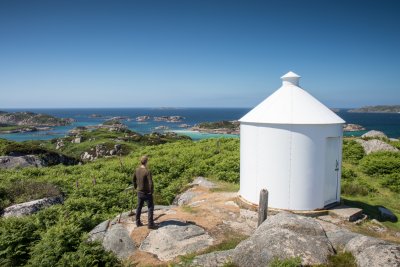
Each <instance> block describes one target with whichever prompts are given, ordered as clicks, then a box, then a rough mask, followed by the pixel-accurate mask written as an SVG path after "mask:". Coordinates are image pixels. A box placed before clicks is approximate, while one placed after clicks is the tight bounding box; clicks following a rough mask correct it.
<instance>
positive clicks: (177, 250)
mask: <svg viewBox="0 0 400 267" xmlns="http://www.w3.org/2000/svg"><path fill="white" fill-rule="evenodd" d="M212 242H213V239H212V237H211V236H209V235H208V234H207V233H206V232H205V231H204V229H203V228H201V227H199V226H197V225H193V224H187V223H185V222H181V221H175V220H170V221H165V222H162V223H161V224H160V227H159V229H157V230H154V231H151V232H150V234H149V235H148V236H147V238H146V239H145V240H144V241H143V242H142V244H141V246H140V249H141V250H143V251H146V252H149V253H152V254H155V255H157V257H158V258H159V259H160V260H162V261H169V260H172V259H174V258H175V257H177V256H179V255H185V254H188V253H192V252H197V251H200V250H202V249H205V248H206V247H208V246H210V245H211V244H212Z"/></svg>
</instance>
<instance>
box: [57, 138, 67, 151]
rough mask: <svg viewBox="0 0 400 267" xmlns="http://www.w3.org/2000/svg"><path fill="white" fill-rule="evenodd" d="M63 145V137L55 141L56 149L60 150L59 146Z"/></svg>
mask: <svg viewBox="0 0 400 267" xmlns="http://www.w3.org/2000/svg"><path fill="white" fill-rule="evenodd" d="M64 146H65V144H64V140H63V139H58V140H57V143H56V149H57V150H60V149H61V148H63V147H64Z"/></svg>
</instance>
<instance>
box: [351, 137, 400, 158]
mask: <svg viewBox="0 0 400 267" xmlns="http://www.w3.org/2000/svg"><path fill="white" fill-rule="evenodd" d="M355 141H356V142H357V143H359V144H360V145H361V146H362V147H363V149H364V151H365V154H371V153H373V152H377V151H393V152H398V151H399V150H398V149H397V148H395V147H393V146H391V145H389V144H387V143H385V142H383V141H381V140H378V139H371V140H367V141H366V140H362V139H356V140H355Z"/></svg>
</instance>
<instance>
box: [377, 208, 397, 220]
mask: <svg viewBox="0 0 400 267" xmlns="http://www.w3.org/2000/svg"><path fill="white" fill-rule="evenodd" d="M378 211H379V215H380V216H381V219H382V220H387V221H391V222H397V216H396V215H395V214H394V213H393V212H392V211H391V210H388V209H387V208H385V207H378Z"/></svg>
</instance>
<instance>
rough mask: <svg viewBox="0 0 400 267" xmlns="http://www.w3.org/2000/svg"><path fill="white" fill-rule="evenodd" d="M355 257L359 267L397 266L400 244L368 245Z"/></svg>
mask: <svg viewBox="0 0 400 267" xmlns="http://www.w3.org/2000/svg"><path fill="white" fill-rule="evenodd" d="M355 258H356V261H357V264H358V266H360V267H375V266H380V267H393V266H397V267H398V266H400V245H394V244H393V245H389V244H388V245H381V246H377V247H369V248H367V249H365V250H364V251H362V252H361V253H360V254H358V255H357V256H356V257H355Z"/></svg>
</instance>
